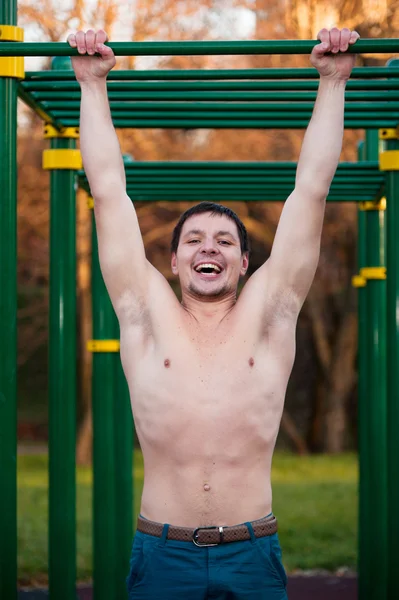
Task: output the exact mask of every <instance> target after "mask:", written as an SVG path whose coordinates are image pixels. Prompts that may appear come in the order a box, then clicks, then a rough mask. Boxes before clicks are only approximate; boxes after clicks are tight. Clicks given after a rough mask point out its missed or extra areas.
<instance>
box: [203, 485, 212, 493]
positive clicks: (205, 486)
mask: <svg viewBox="0 0 399 600" xmlns="http://www.w3.org/2000/svg"><path fill="white" fill-rule="evenodd" d="M210 489H211V486H210V485H209V483H205V484H204V491H205V492H209V490H210Z"/></svg>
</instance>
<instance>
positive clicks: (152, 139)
mask: <svg viewBox="0 0 399 600" xmlns="http://www.w3.org/2000/svg"><path fill="white" fill-rule="evenodd" d="M18 18H19V25H20V26H22V27H24V28H25V39H26V41H65V40H66V37H67V35H68V33H70V32H72V31H76V30H78V29H85V28H89V27H92V28H103V29H105V30H106V31H107V32H108V34H109V37H110V39H111V40H115V41H117V40H134V41H145V40H205V39H206V40H217V39H220V40H228V39H312V38H315V37H316V35H317V32H318V31H319V29H320V28H321V27H323V26H326V27H332V26H333V25H337V26H339V27H343V26H345V27H350V28H353V29H356V30H357V31H358V32H359V33H360V35H361V36H362V37H395V36H397V35H398V29H399V2H398V1H397V0H394V1H390V0H379V1H376V0H347V1H344V2H342V1H339V2H338V1H335V0H328V1H323V0H317V2H316V1H315V0H284V1H281V2H279V3H276V2H273V1H271V0H184V1H183V0H182V1H179V0H126V1H122V0H71V1H69V2H65V1H63V2H61V1H57V0H35V1H33V0H32V1H30V0H29V1H27V0H22V1H21V2H19V16H18ZM385 61H386V58H385V57H384V56H383V55H376V56H375V57H373V56H372V55H367V57H362V56H359V57H358V63H357V65H358V66H361V65H377V64H384V63H385ZM271 66H274V67H277V66H278V67H284V66H302V67H304V66H309V59H308V57H307V56H294V57H292V56H256V57H251V56H243V57H224V56H210V57H208V56H195V57H186V56H179V57H161V58H158V57H138V58H135V57H121V58H119V59H118V64H117V67H116V68H136V69H147V68H166V69H167V68H204V69H206V68H235V67H236V68H255V67H271ZM48 68H50V64H49V60H46V59H35V58H27V59H26V65H25V69H26V70H36V69H48ZM118 135H119V139H120V143H121V148H122V151H123V152H124V153H129V154H131V155H132V156H133V158H134V159H135V160H138V161H146V160H242V161H247V160H250V161H258V160H297V158H298V155H299V150H300V145H301V140H302V137H303V132H302V131H298V130H297V131H289V130H276V131H256V130H244V131H242V130H236V131H234V130H220V131H216V130H206V129H205V130H204V129H201V130H131V131H129V130H121V131H119V132H118ZM361 137H362V132H359V131H348V132H346V133H345V140H344V148H343V153H342V156H341V160H356V159H357V154H356V152H357V150H356V148H357V141H358V140H359V139H361ZM47 146H48V142H46V141H45V140H44V139H43V125H42V121H41V120H40V119H39V118H38V117H36V116H35V115H34V113H33V112H32V111H30V110H29V109H28V108H26V107H25V106H24V105H22V104H21V106H20V114H19V129H18V167H19V172H18V177H19V197H18V240H19V249H18V250H19V263H18V265H19V266H18V269H19V270H18V283H19V323H18V325H19V326H18V331H19V358H18V365H19V371H20V373H19V382H20V384H19V439H20V440H44V441H45V440H46V437H47V340H48V310H47V307H48V265H49V246H48V244H49V242H48V233H49V212H48V204H49V203H48V194H49V190H48V186H49V175H48V173H47V172H45V171H43V170H42V168H41V160H42V151H43V149H45V148H47ZM205 199H206V198H204V200H205ZM133 200H134V198H133ZM244 200H245V198H243V201H244ZM188 206H190V205H189V204H188V203H173V202H169V203H168V202H162V203H155V204H144V203H141V204H140V203H138V204H137V205H136V209H137V213H138V217H139V221H140V226H141V230H142V233H143V237H144V242H145V246H146V250H147V256H148V258H149V260H150V261H151V262H152V263H153V264H154V265H155V266H157V267H158V268H159V269H160V270H161V271H162V272H163V273H164V275H165V276H166V277H167V278H168V279H169V281H170V282H171V284H172V286H173V287H174V288H176V281H175V280H174V279H173V277H172V273H171V270H170V265H169V242H170V237H171V232H172V230H173V227H174V224H175V222H176V220H177V218H178V216H179V215H180V213H181V212H182V211H184V210H185V209H186V208H187V207H188ZM232 208H233V209H234V210H235V211H236V212H237V213H238V215H239V216H240V218H241V219H242V220H243V221H244V223H245V225H246V227H247V229H248V231H249V234H250V238H251V243H252V253H251V261H250V268H249V272H248V275H249V276H250V275H251V273H252V272H253V271H254V270H256V269H257V268H258V267H259V266H260V265H261V264H262V263H263V262H264V261H265V259H266V258H267V257H268V255H269V252H270V248H271V244H272V242H273V236H274V232H275V228H276V224H277V222H278V218H279V214H280V211H281V204H279V203H272V204H270V203H269V204H267V203H265V204H261V203H245V202H242V203H241V202H239V203H237V202H234V203H233V204H232ZM356 210H357V209H356V206H355V204H352V205H351V204H344V205H329V206H328V207H327V215H326V221H325V226H324V233H323V238H322V251H321V258H320V264H319V268H318V270H317V274H316V278H315V282H314V284H313V286H312V289H311V292H310V295H309V297H308V300H307V302H306V304H305V306H304V308H303V310H302V313H301V316H300V319H299V323H298V335H297V341H298V349H299V352H298V353H297V358H296V363H295V367H294V370H293V373H292V377H291V380H290V384H289V388H288V393H287V400H286V408H285V411H284V416H283V420H282V427H281V432H280V436H279V440H278V446H279V447H284V448H288V449H291V450H293V451H294V452H297V453H300V454H307V453H320V452H322V453H323V452H327V453H340V452H343V451H344V450H348V449H355V448H356V404H357V385H356V384H357V381H356V379H357V377H356V347H357V316H356V315H357V308H356V291H355V290H354V289H353V288H352V287H351V284H350V280H351V276H352V275H353V274H354V273H355V272H356V270H357V268H356V235H357V234H356V221H357V217H356ZM90 217H91V215H90V211H89V210H88V209H87V207H86V202H85V194H84V193H83V192H80V193H79V194H78V237H77V252H78V289H77V294H78V298H79V315H78V318H79V323H78V328H79V339H80V348H79V353H78V357H79V358H78V362H79V390H78V407H79V442H78V461H79V462H81V463H88V462H89V461H90V448H91V426H90V420H91V415H90V396H91V394H90V385H91V381H90V379H91V358H92V357H91V354H90V353H89V352H87V351H86V340H87V339H91V297H90Z"/></svg>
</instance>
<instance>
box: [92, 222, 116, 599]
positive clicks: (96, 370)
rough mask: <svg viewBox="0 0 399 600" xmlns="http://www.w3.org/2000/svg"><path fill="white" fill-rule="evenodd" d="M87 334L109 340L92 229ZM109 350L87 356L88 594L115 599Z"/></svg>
mask: <svg viewBox="0 0 399 600" xmlns="http://www.w3.org/2000/svg"><path fill="white" fill-rule="evenodd" d="M92 298H93V338H94V340H112V339H115V338H114V334H115V316H114V311H113V308H112V305H111V301H110V299H109V296H108V293H107V290H106V288H105V284H104V281H103V278H102V275H101V271H100V263H99V257H98V245H97V232H96V227H95V221H94V218H93V234H92ZM117 358H118V354H117V353H115V352H109V351H105V352H94V355H93V397H92V402H93V598H94V600H115V598H116V596H115V581H116V555H115V551H116V548H115V509H116V506H115V443H114V438H115V436H114V431H115V425H114V412H115V406H114V405H115V397H114V390H115V383H114V381H115V363H116V359H117Z"/></svg>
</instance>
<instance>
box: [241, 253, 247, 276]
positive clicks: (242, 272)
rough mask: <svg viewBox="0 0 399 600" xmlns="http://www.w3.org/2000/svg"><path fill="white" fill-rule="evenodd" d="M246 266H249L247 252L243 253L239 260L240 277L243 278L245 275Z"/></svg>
mask: <svg viewBox="0 0 399 600" xmlns="http://www.w3.org/2000/svg"><path fill="white" fill-rule="evenodd" d="M248 266H249V256H248V252H244V254H243V255H242V259H241V270H240V275H241V277H243V276H244V275H245V273H246V272H247V270H248Z"/></svg>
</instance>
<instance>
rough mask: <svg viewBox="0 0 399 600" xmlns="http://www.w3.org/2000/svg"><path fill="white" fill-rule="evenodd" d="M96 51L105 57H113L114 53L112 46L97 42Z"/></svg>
mask: <svg viewBox="0 0 399 600" xmlns="http://www.w3.org/2000/svg"><path fill="white" fill-rule="evenodd" d="M96 52H98V54H100V56H101V58H104V59H107V58H111V56H113V55H114V52H113V50H112V48H110V47H109V46H106V45H105V44H96Z"/></svg>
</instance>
